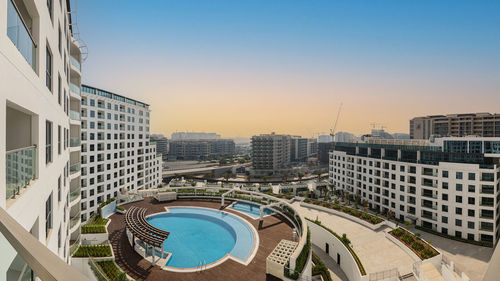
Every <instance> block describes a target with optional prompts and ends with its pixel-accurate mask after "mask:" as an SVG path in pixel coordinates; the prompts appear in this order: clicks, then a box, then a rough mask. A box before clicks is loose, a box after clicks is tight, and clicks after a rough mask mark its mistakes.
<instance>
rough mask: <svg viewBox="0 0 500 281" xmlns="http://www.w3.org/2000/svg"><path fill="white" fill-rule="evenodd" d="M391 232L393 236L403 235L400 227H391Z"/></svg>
mask: <svg viewBox="0 0 500 281" xmlns="http://www.w3.org/2000/svg"><path fill="white" fill-rule="evenodd" d="M392 234H394V235H395V236H397V237H399V236H401V235H403V230H402V229H401V228H396V229H393V230H392Z"/></svg>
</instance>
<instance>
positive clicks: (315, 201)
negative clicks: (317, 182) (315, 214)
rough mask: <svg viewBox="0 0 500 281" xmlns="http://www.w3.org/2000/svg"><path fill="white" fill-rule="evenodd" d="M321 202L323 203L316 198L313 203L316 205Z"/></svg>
mask: <svg viewBox="0 0 500 281" xmlns="http://www.w3.org/2000/svg"><path fill="white" fill-rule="evenodd" d="M320 203H321V202H319V201H318V200H314V201H313V204H314V205H319V204H320Z"/></svg>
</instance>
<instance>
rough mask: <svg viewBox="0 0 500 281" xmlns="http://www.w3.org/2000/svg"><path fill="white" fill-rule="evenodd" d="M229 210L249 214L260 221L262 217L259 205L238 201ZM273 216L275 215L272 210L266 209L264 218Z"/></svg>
mask: <svg viewBox="0 0 500 281" xmlns="http://www.w3.org/2000/svg"><path fill="white" fill-rule="evenodd" d="M229 208H230V209H234V210H237V211H240V212H243V213H245V214H248V215H249V216H251V217H252V218H254V219H258V218H259V217H260V206H259V205H257V204H252V203H248V202H241V201H238V202H236V203H234V204H233V205H232V206H231V207H229ZM271 214H273V211H272V210H270V209H264V216H267V215H271Z"/></svg>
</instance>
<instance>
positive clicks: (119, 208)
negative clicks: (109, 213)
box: [116, 206, 125, 212]
mask: <svg viewBox="0 0 500 281" xmlns="http://www.w3.org/2000/svg"><path fill="white" fill-rule="evenodd" d="M116 209H117V210H120V211H122V212H123V211H125V208H123V207H122V206H116Z"/></svg>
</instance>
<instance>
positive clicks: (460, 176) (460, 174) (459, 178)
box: [455, 172, 463, 180]
mask: <svg viewBox="0 0 500 281" xmlns="http://www.w3.org/2000/svg"><path fill="white" fill-rule="evenodd" d="M455 178H456V179H457V180H461V179H462V178H463V174H462V172H457V174H456V177H455Z"/></svg>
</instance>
